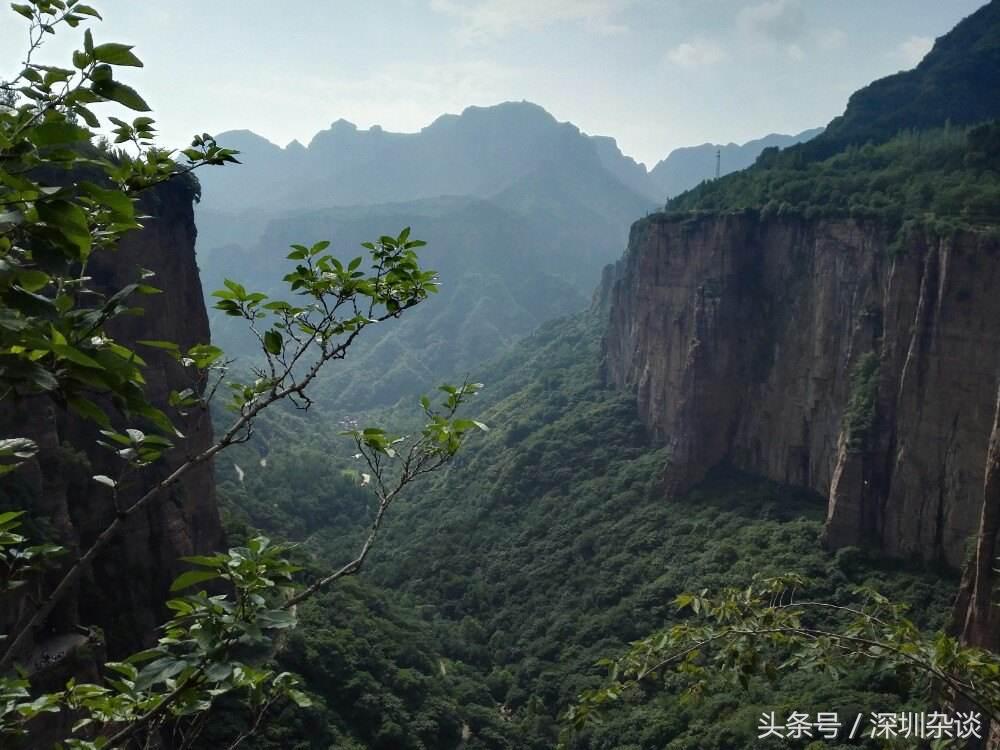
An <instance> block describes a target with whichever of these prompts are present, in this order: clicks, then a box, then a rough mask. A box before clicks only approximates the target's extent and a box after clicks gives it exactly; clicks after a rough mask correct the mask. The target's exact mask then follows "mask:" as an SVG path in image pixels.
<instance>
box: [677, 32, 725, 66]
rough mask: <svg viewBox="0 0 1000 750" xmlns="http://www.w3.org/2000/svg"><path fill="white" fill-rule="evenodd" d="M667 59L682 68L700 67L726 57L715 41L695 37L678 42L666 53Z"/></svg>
mask: <svg viewBox="0 0 1000 750" xmlns="http://www.w3.org/2000/svg"><path fill="white" fill-rule="evenodd" d="M667 59H668V60H670V62H672V63H674V65H680V66H681V67H682V68H700V67H703V66H705V65H714V64H715V63H719V62H722V61H723V60H725V59H726V51H725V50H724V49H723V48H722V47H721V46H720V45H718V44H717V43H715V42H712V41H709V40H706V39H695V40H693V41H690V42H684V43H682V44H678V45H677V46H676V47H674V48H673V49H672V50H670V51H669V52H668V53H667Z"/></svg>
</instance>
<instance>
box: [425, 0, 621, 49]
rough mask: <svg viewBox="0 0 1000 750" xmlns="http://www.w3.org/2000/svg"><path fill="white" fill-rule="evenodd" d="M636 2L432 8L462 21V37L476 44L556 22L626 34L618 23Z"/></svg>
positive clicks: (436, 1) (545, 1) (539, 1)
mask: <svg viewBox="0 0 1000 750" xmlns="http://www.w3.org/2000/svg"><path fill="white" fill-rule="evenodd" d="M633 2H634V0H474V2H469V1H468V0H431V9H432V10H434V11H436V12H438V13H442V14H445V15H448V16H452V17H453V18H457V19H458V20H459V21H460V22H461V28H460V30H459V37H460V39H461V40H462V41H463V42H466V43H473V42H480V41H485V40H488V39H491V38H499V37H502V36H505V35H507V34H509V33H511V32H514V31H538V30H540V29H543V28H545V27H546V26H550V25H552V24H556V23H568V22H575V23H582V24H584V25H585V26H586V27H587V28H588V29H590V30H591V31H594V32H596V33H599V34H615V33H621V32H623V31H626V30H627V29H626V27H625V26H624V25H623V24H622V23H621V22H620V21H619V20H618V16H619V15H620V13H621V12H622V11H623V10H624V9H625V8H627V7H628V6H629V5H631V4H632V3H633Z"/></svg>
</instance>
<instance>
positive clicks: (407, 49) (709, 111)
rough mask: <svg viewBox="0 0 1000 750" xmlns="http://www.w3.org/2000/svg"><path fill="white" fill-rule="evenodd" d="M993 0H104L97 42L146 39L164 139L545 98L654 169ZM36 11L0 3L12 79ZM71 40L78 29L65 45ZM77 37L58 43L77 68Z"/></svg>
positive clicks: (301, 132)
mask: <svg viewBox="0 0 1000 750" xmlns="http://www.w3.org/2000/svg"><path fill="white" fill-rule="evenodd" d="M982 4H983V2H982V0H947V2H941V0H837V1H836V2H832V1H831V0H761V1H758V0H748V1H747V2H737V1H735V0H319V1H318V2H311V3H299V2H295V3H293V2H290V1H289V0H286V1H285V2H280V3H278V2H273V1H268V2H265V1H264V0H169V1H168V0H160V2H152V1H151V0H90V5H92V6H94V7H96V8H97V9H98V10H99V11H100V12H101V14H102V16H103V17H104V21H103V22H102V23H99V24H97V25H95V26H94V27H93V33H94V37H95V39H96V41H97V42H98V43H101V42H108V41H114V42H123V43H128V44H133V45H135V52H136V54H137V55H138V56H139V57H140V58H141V59H142V60H143V61H144V63H145V67H144V68H143V69H142V70H136V71H129V74H128V75H124V76H122V78H123V79H124V80H126V81H127V82H129V83H131V84H132V85H133V86H135V87H136V88H137V89H138V90H139V91H140V93H142V94H143V96H144V97H145V98H146V100H147V101H148V102H149V103H150V105H151V106H152V108H153V110H154V116H155V117H156V119H157V123H158V126H159V128H160V135H161V139H162V141H163V142H164V143H165V144H166V145H170V146H185V145H187V142H188V141H189V140H190V136H191V134H193V133H201V132H208V133H213V134H214V133H220V132H222V131H226V130H235V129H249V130H253V131H254V132H256V133H258V134H260V135H262V136H264V137H265V138H267V139H268V140H271V141H273V142H274V143H277V144H279V145H282V146H283V145H285V144H287V143H288V142H289V141H291V140H293V139H297V140H299V141H301V142H302V143H304V144H308V142H309V141H310V139H311V138H312V136H313V135H314V134H315V133H316V132H318V131H319V130H323V129H325V128H327V127H329V125H330V123H332V122H333V121H335V120H337V119H340V118H344V119H347V120H350V121H351V122H353V123H355V124H356V125H358V126H359V127H361V128H368V127H370V126H372V125H380V126H381V127H383V128H384V129H385V130H392V131H400V132H414V131H417V130H420V129H421V128H422V127H424V126H426V125H428V124H430V123H431V122H432V121H433V120H434V119H435V118H437V117H438V116H439V115H441V114H444V113H458V112H461V111H462V110H463V109H464V108H465V107H467V106H470V105H479V106H482V105H490V104H496V103H498V102H501V101H508V100H515V101H519V100H522V99H526V100H528V101H532V102H535V103H537V104H540V105H541V106H543V107H545V108H546V109H547V110H548V111H549V112H551V113H552V114H553V115H554V116H555V117H556V118H557V119H559V120H568V121H570V122H572V123H574V124H575V125H577V126H578V127H579V128H580V129H581V130H583V131H584V132H587V133H590V134H594V135H609V136H612V137H614V138H615V139H616V140H617V141H618V145H619V147H620V148H621V149H622V151H624V152H625V153H626V154H628V155H630V156H632V157H633V158H635V159H636V160H637V161H641V162H645V163H646V164H647V165H648V166H649V167H652V166H653V165H654V164H655V163H656V162H657V161H659V160H660V159H662V158H664V157H665V156H666V155H667V154H668V153H669V152H670V151H671V150H672V149H674V148H677V147H680V146H688V145H695V144H699V143H704V142H721V143H728V142H737V143H742V142H744V141H747V140H750V139H753V138H758V137H760V136H762V135H765V134H767V133H772V132H779V133H795V132H799V131H801V130H805V129H807V128H811V127H815V126H817V125H823V124H825V123H827V122H828V121H829V120H830V119H832V118H833V117H835V116H836V115H838V114H840V113H841V112H842V111H843V109H844V105H845V104H846V102H847V98H848V96H849V95H850V94H851V92H853V91H855V90H856V89H858V88H860V87H861V86H864V85H865V84H867V83H869V82H870V81H872V80H874V79H876V78H880V77H882V76H885V75H889V74H891V73H894V72H896V71H898V70H903V69H906V68H910V67H912V66H913V65H915V64H916V63H917V62H918V61H919V60H920V59H921V57H923V55H924V54H925V53H926V52H927V50H928V49H930V46H931V44H932V43H933V40H934V38H935V37H937V36H940V35H942V34H944V33H946V32H947V31H948V30H949V29H950V28H951V27H952V26H954V25H955V23H957V22H958V21H959V20H960V19H961V18H963V17H965V16H967V15H968V14H969V13H972V12H973V11H974V10H976V8H978V7H980V6H981V5H982ZM24 26H25V24H24V23H23V22H22V19H21V18H20V17H19V16H16V15H15V14H14V13H13V12H11V11H9V10H7V9H6V4H4V7H3V8H2V9H0V77H9V76H10V75H11V73H13V72H15V71H16V69H17V68H18V65H19V63H20V60H21V59H22V58H21V57H19V55H20V54H23V50H24V43H23V39H24V34H25V31H24ZM63 37H64V38H63ZM81 39H82V29H77V30H75V31H74V30H67V32H64V33H61V34H60V35H59V37H57V38H55V39H53V40H52V41H51V42H50V43H49V44H48V45H47V47H46V48H44V49H43V52H42V53H41V55H40V57H39V58H37V59H39V60H41V61H43V62H50V63H52V64H65V63H66V62H68V55H69V52H70V51H71V50H72V49H74V48H76V47H80V46H82V42H81V41H80V40H81Z"/></svg>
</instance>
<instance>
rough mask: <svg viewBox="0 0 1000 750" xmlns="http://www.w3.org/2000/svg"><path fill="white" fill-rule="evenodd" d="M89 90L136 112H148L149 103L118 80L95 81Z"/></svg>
mask: <svg viewBox="0 0 1000 750" xmlns="http://www.w3.org/2000/svg"><path fill="white" fill-rule="evenodd" d="M90 90H91V91H93V92H94V93H95V94H97V95H98V96H102V97H104V98H105V99H109V100H110V101H113V102H118V103H119V104H121V105H123V106H125V107H128V108H129V109H132V110H135V111H136V112H149V105H148V104H146V102H145V100H144V99H143V98H142V97H141V96H139V94H138V92H137V91H136V90H135V89H134V88H132V87H131V86H126V85H125V84H124V83H120V82H119V81H113V80H111V79H106V80H103V81H95V82H94V84H93V85H92V86H91V87H90Z"/></svg>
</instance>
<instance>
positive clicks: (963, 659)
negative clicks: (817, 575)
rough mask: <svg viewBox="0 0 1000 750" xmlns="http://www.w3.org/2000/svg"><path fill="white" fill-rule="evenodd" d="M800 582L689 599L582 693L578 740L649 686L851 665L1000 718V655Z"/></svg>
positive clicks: (865, 596) (718, 683)
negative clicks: (836, 600)
mask: <svg viewBox="0 0 1000 750" xmlns="http://www.w3.org/2000/svg"><path fill="white" fill-rule="evenodd" d="M805 583H806V582H805V581H804V579H802V578H801V577H799V576H795V575H788V576H784V577H780V578H767V579H761V578H755V579H754V580H753V582H752V583H751V584H750V585H749V586H748V587H746V588H727V589H724V590H722V591H721V592H720V593H719V594H718V595H716V596H710V595H709V593H708V591H707V590H703V591H700V592H698V593H686V594H681V595H680V596H678V597H677V599H676V604H677V606H678V608H679V609H680V610H689V611H690V613H691V614H692V617H690V618H689V619H686V620H684V621H682V622H679V623H677V624H675V625H672V626H671V627H669V628H667V629H666V630H663V631H661V632H658V633H653V634H652V635H650V636H648V637H647V638H644V639H642V640H639V641H635V642H634V643H632V644H631V648H630V649H629V650H628V651H627V652H626V653H625V654H624V655H622V656H620V657H618V658H615V659H602V660H601V661H600V662H598V665H599V666H602V667H605V668H607V670H608V681H607V683H606V684H605V685H603V686H602V687H600V688H597V689H594V690H588V691H585V692H584V693H582V694H581V695H580V697H579V700H578V702H577V703H576V705H574V706H571V707H570V708H569V709H568V710H567V711H566V713H565V715H564V716H563V720H564V722H565V725H566V728H567V729H566V731H565V732H564V734H563V741H564V743H565V742H566V741H568V739H569V737H570V735H571V734H572V733H573V732H575V731H578V730H581V729H583V728H584V727H585V726H586V725H587V724H588V723H589V722H593V721H599V720H600V715H601V713H602V712H603V711H605V710H607V709H608V708H610V707H611V706H613V705H615V704H616V703H618V702H620V701H623V700H629V699H634V698H636V697H637V695H638V691H637V688H639V687H640V685H641V684H643V683H655V682H657V681H666V680H667V678H668V675H671V677H670V682H671V683H675V682H676V680H679V681H680V683H681V684H683V685H684V686H685V697H687V698H690V697H696V696H699V695H701V694H704V693H708V692H711V691H713V690H717V689H727V690H732V689H734V688H736V689H746V688H747V686H748V685H749V682H750V680H751V678H753V677H763V678H765V679H768V680H771V681H774V680H776V679H777V678H778V677H779V676H780V675H781V674H783V673H788V672H789V671H792V670H797V669H805V670H818V671H822V672H824V673H826V674H828V675H830V676H831V677H834V678H836V677H837V676H839V675H840V673H841V671H842V669H843V668H844V667H845V666H847V665H849V664H859V663H863V664H866V665H870V666H875V667H877V668H879V669H880V670H884V671H890V672H894V673H897V674H899V675H900V676H903V677H905V678H907V680H908V681H909V682H910V683H911V684H914V685H916V686H919V687H921V688H922V689H923V691H924V692H925V693H926V694H927V696H928V697H930V696H931V695H934V696H936V697H938V698H940V699H943V700H945V701H946V702H948V703H950V704H952V705H955V704H961V703H967V704H971V705H973V706H975V707H976V709H977V710H979V711H981V712H982V714H983V718H984V719H987V718H988V719H991V720H994V721H995V720H996V719H997V717H998V716H1000V657H998V656H997V655H996V654H994V653H992V652H989V651H985V650H983V649H979V648H970V647H965V646H962V645H961V644H959V643H958V641H957V640H956V639H954V638H951V637H949V636H948V635H946V634H945V633H943V632H937V633H933V634H928V633H922V632H921V631H920V630H919V629H918V628H917V627H916V626H915V625H914V624H913V623H912V622H911V621H910V620H908V619H907V618H906V617H905V607H903V606H902V605H898V604H893V603H891V602H890V601H888V600H887V599H886V598H885V597H883V596H881V595H880V594H878V593H877V592H875V591H873V590H871V589H866V588H858V589H857V590H856V593H857V595H858V597H859V603H858V604H856V605H855V606H840V605H837V604H832V603H828V602H818V601H796V598H795V597H796V592H798V591H801V590H802V588H803V587H804V586H805Z"/></svg>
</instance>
